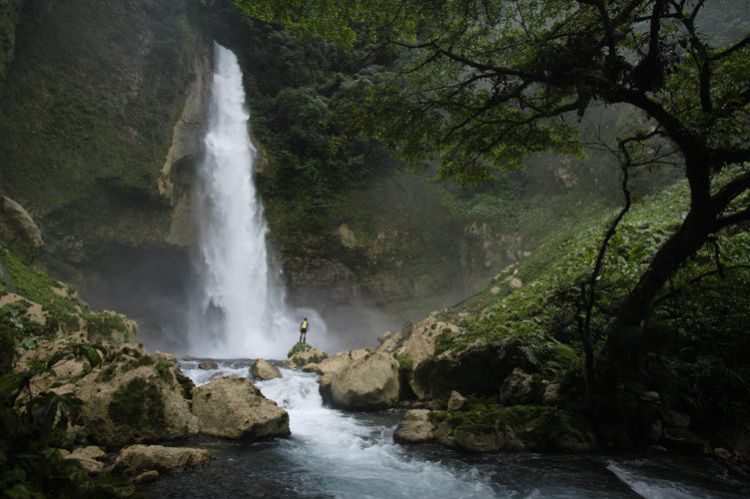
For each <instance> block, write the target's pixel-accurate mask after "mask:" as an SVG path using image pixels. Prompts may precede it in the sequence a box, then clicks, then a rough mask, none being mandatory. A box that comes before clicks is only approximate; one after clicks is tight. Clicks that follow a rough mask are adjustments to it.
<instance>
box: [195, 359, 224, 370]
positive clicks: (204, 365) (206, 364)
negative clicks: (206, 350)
mask: <svg viewBox="0 0 750 499" xmlns="http://www.w3.org/2000/svg"><path fill="white" fill-rule="evenodd" d="M218 368H219V364H217V363H216V362H215V361H213V360H204V361H203V362H199V363H198V369H203V370H204V371H208V370H210V369H218Z"/></svg>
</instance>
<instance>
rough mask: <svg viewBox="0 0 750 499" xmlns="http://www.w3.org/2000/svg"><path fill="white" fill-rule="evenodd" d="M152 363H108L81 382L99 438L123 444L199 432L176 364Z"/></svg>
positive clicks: (85, 411)
mask: <svg viewBox="0 0 750 499" xmlns="http://www.w3.org/2000/svg"><path fill="white" fill-rule="evenodd" d="M147 359H149V358H147ZM152 362H153V363H149V362H145V361H141V363H142V364H144V365H141V366H140V367H134V368H132V369H131V370H124V369H123V368H127V365H122V364H121V365H119V366H118V367H114V366H112V365H107V366H105V367H104V368H103V369H95V370H93V371H92V372H91V373H89V374H88V375H87V376H86V377H84V378H83V379H82V380H80V381H79V382H78V386H79V388H78V389H77V390H76V396H78V397H79V398H80V399H81V400H82V401H83V406H82V410H81V418H82V422H83V424H84V425H85V426H86V429H87V431H88V432H89V434H90V437H91V438H92V439H93V440H94V441H95V442H97V443H99V444H101V445H105V446H108V447H119V446H123V445H126V444H132V443H140V442H153V441H159V440H166V439H173V438H181V437H187V436H189V435H192V434H195V433H196V432H197V429H198V425H197V420H196V419H195V417H194V416H193V415H192V414H191V412H190V404H189V402H188V400H186V399H185V398H184V397H183V393H182V387H181V385H180V384H179V383H178V382H177V379H176V377H175V376H174V371H175V370H176V366H175V365H169V364H168V363H167V362H166V361H163V360H161V361H153V359H152ZM159 362H161V364H160V363H159ZM113 371H114V372H113Z"/></svg>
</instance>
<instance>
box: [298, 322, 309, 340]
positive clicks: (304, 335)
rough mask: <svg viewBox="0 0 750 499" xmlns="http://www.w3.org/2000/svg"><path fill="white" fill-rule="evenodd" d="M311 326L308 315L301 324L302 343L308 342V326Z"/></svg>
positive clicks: (300, 336)
mask: <svg viewBox="0 0 750 499" xmlns="http://www.w3.org/2000/svg"><path fill="white" fill-rule="evenodd" d="M308 327H309V324H308V323H307V317H305V318H304V319H302V324H300V325H299V342H300V343H307V328H308Z"/></svg>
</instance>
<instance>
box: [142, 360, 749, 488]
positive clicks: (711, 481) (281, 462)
mask: <svg viewBox="0 0 750 499" xmlns="http://www.w3.org/2000/svg"><path fill="white" fill-rule="evenodd" d="M197 364H198V363H197V361H193V360H189V361H182V368H183V370H184V371H185V373H186V374H187V375H188V376H190V377H191V378H192V379H193V380H194V381H195V382H196V383H197V384H202V383H205V382H207V381H208V380H209V379H211V378H212V377H213V376H216V375H218V374H230V373H234V374H237V375H240V376H247V375H248V366H249V361H246V360H245V361H243V360H236V361H220V362H219V369H217V370H199V369H197ZM281 372H282V378H280V379H275V380H271V381H263V382H258V383H257V384H258V386H259V387H260V389H261V390H262V392H263V394H264V395H265V396H266V397H268V398H271V399H273V400H275V401H276V402H277V403H279V404H280V405H281V406H283V407H284V408H285V409H286V410H287V411H288V412H289V417H290V427H291V431H292V436H291V437H290V438H286V439H276V440H273V441H267V442H257V443H253V444H244V443H237V442H232V441H227V440H218V439H194V440H192V441H190V442H189V444H188V445H196V446H202V447H205V448H208V449H209V450H210V451H211V452H212V453H213V454H214V456H215V458H214V459H213V460H212V461H211V462H210V463H209V464H207V465H204V466H200V467H197V468H193V469H189V470H186V471H183V472H175V473H171V474H169V475H166V476H164V477H163V478H160V479H159V480H158V481H157V482H155V483H153V484H150V485H149V486H148V487H147V489H146V490H147V492H148V493H150V494H151V495H152V496H154V497H174V498H177V497H180V498H181V497H205V498H209V497H210V498H235V497H307V498H313V497H321V498H322V497H326V498H327V497H342V498H350V497H351V498H366V497H372V498H398V497H404V498H421V497H425V498H432V497H439V498H443V497H444V498H463V497H466V498H469V497H471V498H474V497H476V498H485V497H488V498H489V497H514V498H532V497H533V498H536V497H540V498H541V497H555V498H578V497H582V498H601V497H613V498H621V497H622V498H625V497H647V498H692V497H696V498H709V497H715V498H723V497H727V498H733V497H747V496H748V495H750V484H742V483H739V482H737V481H733V480H732V479H730V478H728V477H727V476H726V473H725V471H724V470H723V469H722V468H721V467H720V466H719V465H718V464H717V463H715V462H713V461H710V460H696V459H687V458H664V457H660V458H655V457H653V456H648V457H646V456H632V455H625V456H612V455H609V456H608V455H566V454H540V453H519V452H512V453H500V454H493V455H466V454H461V453H458V452H454V451H451V450H449V449H445V448H443V447H441V446H438V445H431V444H430V445H416V446H400V445H397V444H394V443H393V431H394V429H395V427H396V425H397V424H398V420H399V417H400V413H399V411H395V410H394V411H382V412H377V413H346V412H342V411H338V410H335V409H331V408H328V407H325V406H323V404H322V401H321V398H320V395H319V394H318V383H317V376H316V375H314V374H307V373H302V372H299V371H293V370H289V369H281Z"/></svg>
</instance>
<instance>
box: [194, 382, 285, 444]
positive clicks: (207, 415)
mask: <svg viewBox="0 0 750 499" xmlns="http://www.w3.org/2000/svg"><path fill="white" fill-rule="evenodd" d="M193 414H195V416H196V417H197V418H198V423H199V427H200V432H201V433H203V434H206V435H213V436H217V437H225V438H239V439H244V440H258V439H263V438H270V437H277V436H287V435H289V414H287V412H286V411H285V410H284V409H282V408H281V407H279V406H278V405H276V403H275V402H274V401H272V400H268V399H267V398H265V397H264V396H263V395H262V394H261V393H260V390H258V388H256V387H255V385H253V383H252V382H251V381H250V380H248V379H245V378H238V377H237V376H234V375H230V376H226V377H223V378H217V379H213V380H211V381H209V382H208V383H206V384H205V385H202V386H199V387H197V388H195V389H194V390H193Z"/></svg>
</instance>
